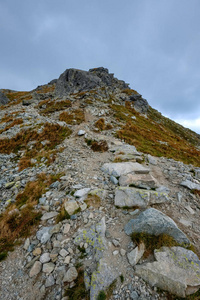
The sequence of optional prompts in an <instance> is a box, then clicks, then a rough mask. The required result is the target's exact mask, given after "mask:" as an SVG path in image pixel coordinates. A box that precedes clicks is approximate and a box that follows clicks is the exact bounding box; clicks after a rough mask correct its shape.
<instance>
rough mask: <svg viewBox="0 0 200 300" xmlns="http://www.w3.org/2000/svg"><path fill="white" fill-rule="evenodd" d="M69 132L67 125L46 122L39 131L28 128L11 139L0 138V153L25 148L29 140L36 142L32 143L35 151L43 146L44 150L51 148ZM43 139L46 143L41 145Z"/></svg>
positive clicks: (8, 152)
mask: <svg viewBox="0 0 200 300" xmlns="http://www.w3.org/2000/svg"><path fill="white" fill-rule="evenodd" d="M70 134H71V130H70V129H69V128H67V127H62V126H60V125H58V124H49V123H46V124H45V125H44V129H43V131H42V132H41V133H38V132H37V131H36V130H31V129H28V130H26V131H22V132H20V133H18V134H17V135H16V136H15V137H13V138H11V139H8V138H6V139H1V140H0V153H7V154H10V153H11V152H14V153H16V152H17V151H18V150H24V149H25V150H26V148H27V144H28V143H29V142H31V141H35V142H36V143H35V144H34V149H35V150H37V151H39V150H41V149H43V148H44V149H45V150H48V149H53V148H55V147H56V146H57V145H59V144H60V143H61V142H62V141H63V140H64V139H65V138H66V137H67V136H69V135H70ZM45 140H47V141H48V143H47V144H46V145H45V146H43V145H42V143H41V142H42V141H45Z"/></svg>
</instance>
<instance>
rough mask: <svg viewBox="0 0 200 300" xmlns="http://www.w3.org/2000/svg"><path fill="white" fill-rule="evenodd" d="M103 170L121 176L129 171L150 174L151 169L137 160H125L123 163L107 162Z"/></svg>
mask: <svg viewBox="0 0 200 300" xmlns="http://www.w3.org/2000/svg"><path fill="white" fill-rule="evenodd" d="M101 170H102V171H103V172H105V173H108V174H109V175H113V176H115V177H120V176H121V175H126V174H128V173H133V174H148V173H149V169H148V168H146V167H144V166H143V165H141V164H139V163H137V162H123V163H106V164H104V165H103V166H102V168H101Z"/></svg>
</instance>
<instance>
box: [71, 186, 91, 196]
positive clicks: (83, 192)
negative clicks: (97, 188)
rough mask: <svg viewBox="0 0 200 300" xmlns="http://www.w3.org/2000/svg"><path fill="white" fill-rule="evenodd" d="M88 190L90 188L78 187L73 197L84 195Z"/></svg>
mask: <svg viewBox="0 0 200 300" xmlns="http://www.w3.org/2000/svg"><path fill="white" fill-rule="evenodd" d="M90 190H91V189H90V188H84V189H80V190H78V191H76V192H75V193H74V197H77V198H81V197H84V196H86V195H87V194H88V193H89V191H90Z"/></svg>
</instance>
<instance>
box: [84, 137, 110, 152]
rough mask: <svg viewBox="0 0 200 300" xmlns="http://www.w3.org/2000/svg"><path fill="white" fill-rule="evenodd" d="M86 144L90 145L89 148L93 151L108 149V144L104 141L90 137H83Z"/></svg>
mask: <svg viewBox="0 0 200 300" xmlns="http://www.w3.org/2000/svg"><path fill="white" fill-rule="evenodd" d="M85 141H86V143H87V145H88V146H90V147H91V149H92V150H93V151H94V152H106V151H108V144H107V142H106V141H98V142H97V141H95V140H91V139H85Z"/></svg>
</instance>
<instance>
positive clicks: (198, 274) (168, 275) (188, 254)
mask: <svg viewBox="0 0 200 300" xmlns="http://www.w3.org/2000/svg"><path fill="white" fill-rule="evenodd" d="M154 256H155V259H156V261H154V262H152V263H145V264H142V265H137V266H136V267H135V270H136V274H137V275H139V276H140V277H142V278H143V279H144V280H145V281H147V282H148V283H150V284H151V285H152V286H156V287H159V288H161V289H163V290H166V291H168V292H170V293H171V294H174V295H176V296H178V297H183V298H185V297H186V296H188V295H191V294H193V293H195V292H197V291H198V289H199V287H200V260H199V258H198V257H197V255H196V254H195V253H194V252H192V251H190V250H187V249H184V248H182V247H172V248H168V247H162V248H161V249H159V250H154Z"/></svg>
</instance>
